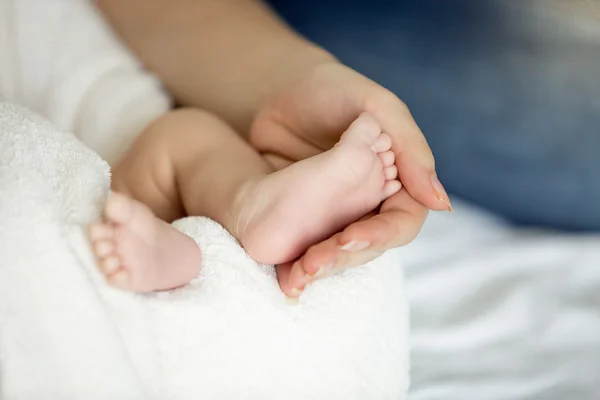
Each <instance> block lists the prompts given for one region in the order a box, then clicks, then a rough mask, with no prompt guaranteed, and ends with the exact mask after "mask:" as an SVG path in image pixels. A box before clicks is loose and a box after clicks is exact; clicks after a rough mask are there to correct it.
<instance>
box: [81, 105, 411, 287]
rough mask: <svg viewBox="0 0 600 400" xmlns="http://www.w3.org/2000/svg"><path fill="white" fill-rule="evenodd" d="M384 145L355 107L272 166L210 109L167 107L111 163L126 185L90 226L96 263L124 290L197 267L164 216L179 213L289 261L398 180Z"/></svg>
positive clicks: (261, 255) (196, 256)
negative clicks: (326, 136)
mask: <svg viewBox="0 0 600 400" xmlns="http://www.w3.org/2000/svg"><path fill="white" fill-rule="evenodd" d="M391 146H392V143H391V138H390V137H389V136H388V135H387V134H385V133H382V132H381V129H380V127H379V125H378V123H377V122H376V121H375V120H374V119H373V118H372V117H370V116H368V115H362V116H361V117H359V118H358V119H357V120H356V121H355V122H354V123H353V124H352V125H351V126H350V127H349V128H348V130H347V131H346V132H345V133H344V134H343V135H342V137H341V139H340V141H339V142H338V144H337V145H336V146H334V147H333V148H332V149H331V150H329V151H327V152H324V153H322V154H319V155H317V156H315V157H311V158H308V159H306V160H303V161H301V162H298V163H295V164H293V165H291V166H289V167H287V168H284V169H282V170H280V171H277V172H273V173H272V172H271V169H270V167H269V165H268V164H267V163H266V162H265V161H264V160H263V159H262V158H261V157H260V156H259V155H258V154H257V153H256V152H255V151H254V150H252V149H251V148H250V147H249V146H248V145H247V144H246V143H245V142H244V141H243V140H242V139H240V138H239V137H238V136H237V135H236V134H235V132H234V131H233V130H232V129H231V128H229V127H228V126H227V125H226V124H224V123H223V122H221V121H220V120H218V119H217V118H215V117H213V116H211V115H210V114H207V113H203V112H199V111H194V110H182V111H175V112H172V113H170V114H168V115H166V116H164V117H163V118H161V119H159V120H158V121H157V122H155V123H154V124H152V125H151V126H150V127H149V128H148V129H147V130H146V131H145V132H144V133H143V134H142V135H141V136H140V138H139V140H138V141H137V142H136V143H135V144H134V146H133V148H132V149H131V151H130V153H129V154H128V155H127V156H126V157H125V159H124V160H123V161H122V162H121V164H119V165H118V166H116V168H115V169H114V175H113V176H114V181H113V189H114V190H115V191H117V192H121V193H124V194H126V195H123V194H120V195H113V196H112V197H111V198H110V199H109V200H108V202H107V204H106V207H105V213H104V214H105V215H104V217H105V218H104V221H102V222H99V223H96V224H94V225H92V226H91V227H90V237H91V239H92V242H93V248H94V251H95V253H96V255H97V257H98V259H99V264H100V268H101V270H102V271H103V272H104V273H105V275H106V277H107V279H108V281H109V282H110V283H111V284H113V285H115V286H117V287H119V288H122V289H126V290H133V291H139V292H146V291H155V290H166V289H171V288H174V287H178V286H181V285H183V284H185V283H187V282H189V280H191V279H192V278H193V277H194V276H195V275H196V274H197V273H198V270H199V268H200V265H201V257H200V251H199V249H198V248H197V246H196V244H195V243H194V242H193V241H192V240H191V239H190V238H189V237H187V236H185V235H183V234H182V233H180V232H178V231H177V230H175V229H174V228H173V227H172V226H171V225H169V224H168V223H166V222H164V221H172V220H174V219H176V218H180V217H183V216H185V215H202V216H207V217H209V218H211V219H214V220H215V221H217V222H219V223H220V224H221V225H223V226H224V227H225V228H226V229H227V230H228V231H229V232H230V233H231V234H232V235H234V236H235V237H236V238H237V239H238V240H239V241H240V243H241V244H242V246H243V247H244V248H245V249H246V251H247V252H248V254H249V255H250V256H251V257H253V258H254V259H255V260H257V261H259V262H262V263H267V264H282V263H286V262H289V261H293V260H295V259H297V258H298V257H299V256H301V255H302V254H303V253H304V252H305V251H306V249H307V248H308V247H309V246H311V245H312V244H314V243H317V242H319V241H320V240H323V239H324V238H327V237H329V236H330V235H332V234H333V233H335V232H338V231H339V230H340V229H342V228H344V227H345V226H346V225H348V224H349V223H351V222H353V221H355V220H357V219H359V218H361V217H362V216H364V215H365V214H367V213H369V212H370V211H372V210H374V209H375V208H376V207H377V206H378V205H379V204H380V203H381V202H382V201H383V200H385V199H386V198H387V197H389V196H391V195H393V194H394V193H396V192H397V191H398V190H400V187H401V185H400V182H399V181H398V180H397V176H398V171H397V168H396V166H395V165H394V161H395V157H394V153H393V152H392V151H390V149H391ZM353 246H354V247H356V246H358V247H360V246H361V244H360V243H355V244H353ZM347 250H360V249H359V248H354V249H351V248H350V247H349V248H348V249H347ZM323 267H324V268H333V267H334V266H333V265H324V266H323ZM310 279H311V277H310V276H307V275H306V274H305V275H299V276H298V277H297V278H296V281H294V282H290V285H286V286H282V289H283V290H284V292H285V293H286V294H288V295H290V296H298V295H299V294H300V292H301V291H302V289H303V288H304V286H305V284H306V283H307V282H308V281H309V280H310Z"/></svg>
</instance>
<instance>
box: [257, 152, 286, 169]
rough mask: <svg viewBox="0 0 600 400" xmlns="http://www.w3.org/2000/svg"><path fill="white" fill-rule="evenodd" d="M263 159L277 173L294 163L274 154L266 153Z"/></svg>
mask: <svg viewBox="0 0 600 400" xmlns="http://www.w3.org/2000/svg"><path fill="white" fill-rule="evenodd" d="M262 157H263V159H264V160H265V161H266V162H267V164H269V165H270V166H271V168H272V169H273V170H275V171H279V170H280V169H284V168H286V167H289V166H290V165H292V163H293V162H292V161H290V160H288V159H287V158H283V157H281V156H278V155H277V154H273V153H264V154H262Z"/></svg>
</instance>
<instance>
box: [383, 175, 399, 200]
mask: <svg viewBox="0 0 600 400" xmlns="http://www.w3.org/2000/svg"><path fill="white" fill-rule="evenodd" d="M400 189H402V184H401V183H400V181H396V180H394V181H387V182H386V183H385V184H384V185H383V199H382V200H385V199H387V198H388V197H390V196H392V195H394V194H396V193H398V192H399V191H400Z"/></svg>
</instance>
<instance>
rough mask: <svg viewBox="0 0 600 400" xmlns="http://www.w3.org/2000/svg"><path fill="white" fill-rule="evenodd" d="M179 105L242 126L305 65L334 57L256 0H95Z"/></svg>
mask: <svg viewBox="0 0 600 400" xmlns="http://www.w3.org/2000/svg"><path fill="white" fill-rule="evenodd" d="M96 2H97V4H98V6H99V8H100V9H101V11H103V12H104V13H105V15H106V16H107V17H108V19H109V20H110V21H111V23H112V24H113V25H114V27H115V29H116V30H117V32H118V33H119V34H120V35H121V37H122V38H123V39H124V41H125V42H126V43H127V44H128V45H129V46H130V47H131V48H132V49H133V51H134V52H135V53H137V55H138V56H139V57H140V58H141V60H142V61H143V62H144V63H145V64H146V65H147V67H148V68H150V69H151V70H153V71H154V72H155V73H156V74H157V75H158V76H159V77H160V78H161V79H162V80H163V82H164V84H165V85H166V87H167V88H168V89H169V90H170V91H171V93H172V94H173V96H174V97H175V99H176V101H177V102H178V103H180V104H183V105H188V106H196V107H201V108H203V109H206V110H209V111H212V112H214V113H216V114H218V115H220V116H221V117H222V118H224V119H225V120H226V121H228V122H229V123H230V124H231V125H232V126H234V127H235V128H236V129H237V130H238V131H240V132H242V133H244V134H245V133H247V132H248V128H249V126H250V124H251V123H252V120H253V118H254V116H255V114H256V113H257V111H258V110H259V109H260V108H261V106H262V105H263V104H264V102H265V101H266V99H267V98H268V97H269V96H270V95H271V94H273V93H274V92H277V91H278V90H279V88H281V87H282V86H284V85H286V84H287V83H289V82H290V81H292V80H294V79H296V77H298V76H300V75H301V74H302V73H303V72H304V71H306V70H308V69H311V68H314V66H315V65H318V64H320V63H323V62H329V61H331V60H333V57H332V56H331V55H330V54H328V53H327V52H326V51H324V50H322V49H320V48H318V47H316V46H315V45H313V44H311V43H310V42H308V41H306V40H305V39H303V38H302V37H300V36H299V35H297V34H296V33H295V32H293V31H292V30H291V29H290V28H288V27H287V26H286V25H285V24H284V23H283V22H282V21H281V20H279V18H278V17H277V16H275V15H274V13H273V12H272V11H271V10H270V9H268V7H267V6H265V5H264V4H263V3H262V2H261V1H259V0H173V1H167V0H127V1H124V0H96Z"/></svg>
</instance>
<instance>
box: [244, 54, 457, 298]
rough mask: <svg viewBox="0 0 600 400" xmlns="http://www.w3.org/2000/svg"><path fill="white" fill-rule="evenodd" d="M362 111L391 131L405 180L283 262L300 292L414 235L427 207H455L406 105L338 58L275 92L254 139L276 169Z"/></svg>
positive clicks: (286, 277)
mask: <svg viewBox="0 0 600 400" xmlns="http://www.w3.org/2000/svg"><path fill="white" fill-rule="evenodd" d="M363 112H368V113H370V114H371V115H373V116H374V117H375V118H376V119H377V121H378V122H379V123H380V124H381V127H382V131H383V132H386V133H388V134H389V135H390V136H391V137H392V143H393V145H392V150H393V151H394V153H395V154H396V165H397V167H398V174H399V177H400V180H401V182H402V184H403V188H402V190H401V191H400V192H399V193H397V194H395V195H393V196H392V197H390V198H389V199H387V200H386V201H385V202H384V203H383V204H382V206H381V208H380V210H379V212H378V213H372V214H370V215H368V216H366V217H365V218H363V219H361V220H360V221H358V222H355V223H353V224H351V225H350V226H348V227H347V228H346V229H345V230H344V231H343V232H340V233H338V234H336V235H334V236H332V237H331V238H329V239H327V240H325V241H323V242H321V243H318V244H316V245H314V246H312V247H311V248H310V249H309V250H308V251H307V252H306V253H305V255H304V256H302V257H301V258H300V259H299V260H297V261H296V262H295V263H293V265H292V264H291V263H290V264H284V265H279V266H278V267H277V272H278V278H279V282H280V285H281V288H282V290H283V291H284V292H285V293H286V294H287V295H288V296H294V297H297V296H298V295H299V294H300V293H301V292H302V290H303V289H304V286H305V285H306V283H308V282H310V281H311V280H313V279H317V278H319V277H322V276H326V275H327V274H328V273H330V272H331V271H332V270H337V269H340V268H346V267H351V266H356V265H360V264H364V263H365V262H368V261H370V260H372V259H374V258H376V257H378V256H379V255H381V254H382V253H383V252H384V251H386V250H388V249H390V248H394V247H399V246H402V245H405V244H407V243H409V242H411V241H412V240H413V239H414V238H415V236H416V235H417V234H418V232H419V230H420V229H421V226H422V225H423V223H424V222H425V218H426V216H427V211H428V209H431V210H438V211H441V210H450V209H451V207H450V203H449V200H448V196H447V194H446V192H445V190H444V188H443V187H442V185H441V184H440V183H439V181H438V179H437V177H436V174H435V166H434V159H433V155H432V154H431V150H430V149H429V146H428V145H427V142H426V140H425V138H424V137H423V134H422V133H421V131H420V129H419V127H418V126H417V125H416V123H415V121H414V120H413V118H412V116H411V115H410V112H409V110H408V108H407V107H406V105H405V104H404V103H402V101H400V100H399V99H398V98H397V97H396V96H395V95H393V94H392V93H391V92H389V91H388V90H386V89H385V88H383V87H381V86H380V85H378V84H376V83H375V82H373V81H371V80H369V79H367V78H365V77H364V76H362V75H361V74H359V73H357V72H355V71H353V70H352V69H350V68H347V67H345V66H343V65H341V64H339V63H335V62H330V63H326V64H322V65H320V66H318V67H316V68H314V69H313V70H312V71H310V72H309V73H308V74H306V75H305V76H304V77H302V78H301V79H299V80H297V81H296V82H294V83H293V84H292V85H290V86H289V87H288V88H286V89H284V90H283V91H282V92H280V93H278V94H276V95H275V96H273V98H272V99H271V101H269V102H268V103H267V104H266V106H265V107H264V108H263V109H262V110H261V112H260V113H259V114H258V116H257V118H256V119H255V121H254V124H253V125H252V130H251V134H250V140H251V142H252V144H253V145H254V146H255V147H256V148H257V149H258V150H259V151H261V152H262V153H263V154H264V155H265V156H266V157H267V159H268V160H269V161H270V162H271V163H272V165H273V166H274V167H275V168H278V169H279V168H282V167H285V166H286V165H289V164H290V163H292V162H295V161H298V160H302V159H304V158H307V157H310V156H313V155H316V154H318V153H320V152H322V151H325V150H328V149H330V148H331V147H332V146H333V145H334V144H335V143H336V142H337V141H338V140H339V137H340V135H341V134H342V133H343V132H344V131H345V130H346V129H347V128H348V126H349V125H350V124H351V123H352V121H354V120H355V119H356V118H357V117H358V116H359V115H360V114H361V113H363Z"/></svg>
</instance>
